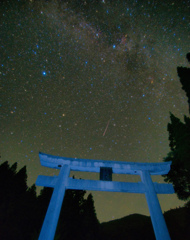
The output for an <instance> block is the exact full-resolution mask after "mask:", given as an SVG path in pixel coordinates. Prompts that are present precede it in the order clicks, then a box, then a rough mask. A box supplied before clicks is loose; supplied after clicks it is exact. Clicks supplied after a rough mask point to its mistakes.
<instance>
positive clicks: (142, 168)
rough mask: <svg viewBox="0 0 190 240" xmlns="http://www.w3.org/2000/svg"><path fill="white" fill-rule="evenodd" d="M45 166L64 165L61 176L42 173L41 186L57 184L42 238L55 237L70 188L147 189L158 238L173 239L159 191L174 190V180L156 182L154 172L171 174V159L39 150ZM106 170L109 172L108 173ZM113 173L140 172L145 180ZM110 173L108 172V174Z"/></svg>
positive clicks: (142, 191)
mask: <svg viewBox="0 0 190 240" xmlns="http://www.w3.org/2000/svg"><path fill="white" fill-rule="evenodd" d="M39 157H40V162H41V165H42V166H45V167H50V168H56V169H60V172H59V175H58V176H53V177H50V176H42V175H39V176H38V178H37V180H36V185H37V186H44V187H52V188H54V191H53V194H52V197H51V200H50V203H49V207H48V210H47V213H46V216H45V219H44V223H43V226H42V229H41V233H40V236H39V240H44V239H45V240H53V239H54V235H55V231H56V227H57V223H58V219H59V214H60V211H61V206H62V202H63V198H64V195H65V190H66V189H78V190H93V191H110V192H128V193H144V194H145V196H146V200H147V203H148V207H149V212H150V217H151V221H152V225H153V228H154V233H155V236H156V240H170V236H169V233H168V229H167V226H166V223H165V220H164V216H163V214H162V210H161V208H160V204H159V201H158V198H157V194H160V193H161V194H169V193H174V189H173V186H172V184H166V183H162V184H161V183H156V182H152V179H151V176H150V175H163V174H167V173H168V172H169V170H170V165H171V162H162V163H136V162H117V161H105V160H91V159H78V158H67V157H58V156H52V155H48V154H44V153H39ZM71 170H72V171H84V172H98V173H100V172H101V175H102V177H101V178H102V179H100V180H82V179H73V178H70V177H69V174H70V171H71ZM104 173H105V174H104ZM110 173H115V174H133V175H140V177H141V180H142V181H141V182H138V183H131V182H115V181H111V177H110ZM106 174H107V175H108V176H104V175H106Z"/></svg>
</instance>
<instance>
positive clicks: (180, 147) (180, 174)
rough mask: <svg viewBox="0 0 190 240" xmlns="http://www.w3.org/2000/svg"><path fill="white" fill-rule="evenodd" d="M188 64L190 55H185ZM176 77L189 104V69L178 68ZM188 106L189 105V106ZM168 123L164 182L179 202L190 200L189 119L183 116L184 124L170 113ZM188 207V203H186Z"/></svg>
mask: <svg viewBox="0 0 190 240" xmlns="http://www.w3.org/2000/svg"><path fill="white" fill-rule="evenodd" d="M187 59H188V61H189V62H190V53H188V54H187ZM177 72H178V76H179V77H180V82H181V84H182V89H183V90H185V92H186V95H187V97H188V103H189V104H190V68H184V67H178V68H177ZM189 106H190V105H189ZM170 120H171V123H168V132H169V141H170V144H169V146H170V149H171V151H170V152H169V153H168V156H167V157H166V158H164V161H172V164H171V170H170V172H169V173H168V174H167V175H164V180H165V181H166V182H171V183H173V186H174V189H175V192H176V193H177V196H178V198H179V199H181V200H188V201H189V199H190V118H189V117H187V116H184V122H181V120H180V119H178V118H177V117H175V116H174V115H173V114H171V113H170ZM188 205H189V203H188Z"/></svg>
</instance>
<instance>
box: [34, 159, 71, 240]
mask: <svg viewBox="0 0 190 240" xmlns="http://www.w3.org/2000/svg"><path fill="white" fill-rule="evenodd" d="M69 174H70V166H69V165H67V164H65V165H63V166H62V167H61V170H60V173H59V176H58V178H57V182H56V186H55V188H54V191H53V194H52V197H51V201H50V204H49V207H48V210H47V213H46V216H45V219H44V224H43V226H42V229H41V232H40V236H39V239H38V240H52V239H54V235H55V231H56V227H57V223H58V220H59V214H60V211H61V206H62V202H63V198H64V196H65V190H66V185H67V181H68V179H69Z"/></svg>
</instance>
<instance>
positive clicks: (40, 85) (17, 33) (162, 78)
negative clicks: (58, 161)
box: [0, 0, 190, 222]
mask: <svg viewBox="0 0 190 240" xmlns="http://www.w3.org/2000/svg"><path fill="white" fill-rule="evenodd" d="M69 2H71V3H67V2H66V1H44V2H43V1H33V0H30V1H26V2H24V1H18V2H16V1H3V2H2V1H1V3H0V56H1V58H0V79H1V123H0V127H1V129H0V133H1V137H0V139H1V146H0V150H1V160H0V164H1V163H2V162H4V161H8V162H9V163H10V164H13V163H14V162H16V161H17V162H18V169H20V168H21V167H23V166H24V165H26V166H27V174H28V185H29V186H31V185H32V184H33V183H35V181H36V178H37V176H38V175H39V174H41V175H42V174H43V175H54V174H58V171H57V170H53V169H48V168H45V167H41V165H40V161H39V156H38V153H39V151H41V152H44V153H47V154H52V155H57V156H63V157H72V158H75V157H76V158H88V159H100V160H114V161H129V162H162V161H163V158H164V157H166V155H167V153H168V152H169V142H168V132H167V124H168V122H169V112H172V113H173V114H174V115H176V116H177V117H179V118H181V119H183V115H184V114H186V115H188V104H187V97H186V95H185V92H184V91H183V90H181V84H180V82H179V78H178V76H177V66H188V63H187V60H186V54H187V53H188V52H189V51H190V48H189V42H190V17H189V12H190V1H189V0H185V1H182V0H180V1H179V0H176V1H170V0H167V1H159V0H154V1H153V0H150V1H140V0H131V1H106V0H105V1H92V0H91V1H69ZM73 174H74V175H75V177H76V178H79V177H81V178H88V179H98V178H99V176H98V175H97V174H92V175H89V174H82V173H80V172H78V173H77V172H74V173H71V175H73ZM113 180H117V181H140V178H138V177H137V176H136V177H133V176H121V177H120V176H117V175H116V176H115V175H114V176H113ZM153 180H155V181H158V182H163V178H162V177H153ZM38 189H39V188H38ZM92 194H93V197H94V201H95V208H96V212H97V217H98V219H99V220H100V222H102V221H108V220H112V219H116V218H120V217H124V216H126V215H129V214H132V213H140V214H146V215H149V212H148V207H147V204H146V200H145V196H144V195H141V194H126V193H107V192H92ZM159 200H160V204H161V207H162V210H163V211H166V210H169V209H171V208H176V207H178V206H182V205H183V202H182V201H179V200H178V199H177V196H176V194H173V195H159Z"/></svg>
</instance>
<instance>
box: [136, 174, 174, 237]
mask: <svg viewBox="0 0 190 240" xmlns="http://www.w3.org/2000/svg"><path fill="white" fill-rule="evenodd" d="M140 176H141V180H142V182H143V183H144V186H145V196H146V200H147V203H148V208H149V212H150V217H151V221H152V225H153V228H154V233H155V236H156V240H171V238H170V235H169V232H168V229H167V226H166V222H165V219H164V216H163V214H162V210H161V207H160V204H159V201H158V197H157V194H156V191H155V188H154V183H153V182H152V179H151V176H150V173H149V171H145V170H144V171H140Z"/></svg>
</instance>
